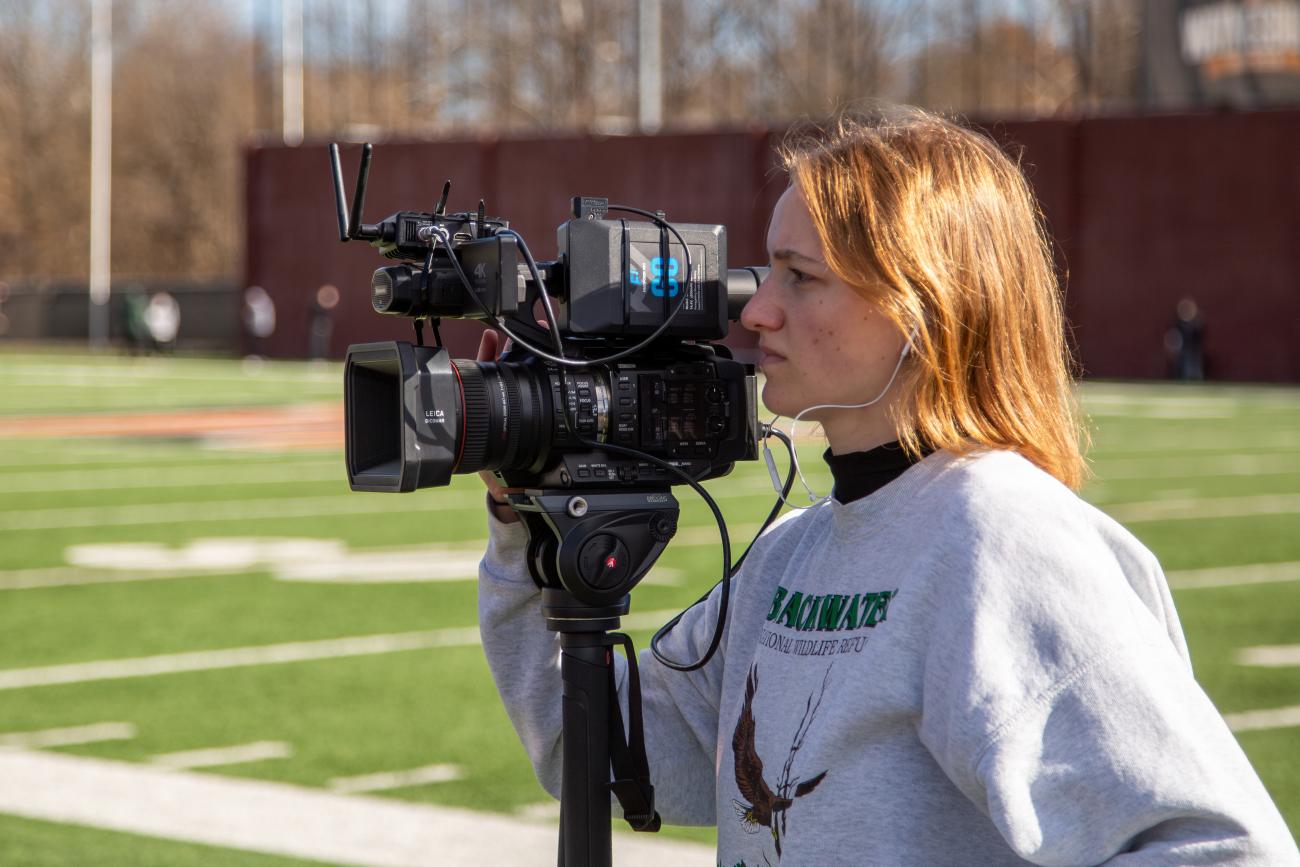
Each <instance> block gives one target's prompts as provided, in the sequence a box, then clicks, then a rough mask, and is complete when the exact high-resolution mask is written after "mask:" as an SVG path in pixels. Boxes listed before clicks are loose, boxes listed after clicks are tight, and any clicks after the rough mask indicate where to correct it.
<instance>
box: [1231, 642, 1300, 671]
mask: <svg viewBox="0 0 1300 867" xmlns="http://www.w3.org/2000/svg"><path fill="white" fill-rule="evenodd" d="M1237 664H1238V665H1259V666H1263V667H1265V668H1290V667H1291V666H1293V665H1295V666H1300V644H1271V645H1270V644H1264V645H1260V646H1258V647H1243V648H1242V649H1241V650H1238V651H1237Z"/></svg>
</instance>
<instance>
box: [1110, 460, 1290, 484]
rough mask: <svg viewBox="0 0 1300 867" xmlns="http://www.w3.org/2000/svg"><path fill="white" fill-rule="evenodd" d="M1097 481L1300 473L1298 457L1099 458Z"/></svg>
mask: <svg viewBox="0 0 1300 867" xmlns="http://www.w3.org/2000/svg"><path fill="white" fill-rule="evenodd" d="M1094 467H1095V470H1096V473H1097V477H1098V479H1100V480H1101V481H1102V482H1103V483H1104V482H1111V481H1116V480H1118V479H1168V478H1178V479H1199V478H1202V477H1204V476H1267V475H1289V474H1293V473H1294V474H1300V454H1289V455H1258V454H1256V455H1215V456H1213V457H1209V456H1200V457H1197V456H1194V455H1191V456H1187V457H1180V458H1167V459H1151V460H1137V459H1133V458H1112V459H1106V458H1100V459H1098V460H1097V461H1095V462H1094Z"/></svg>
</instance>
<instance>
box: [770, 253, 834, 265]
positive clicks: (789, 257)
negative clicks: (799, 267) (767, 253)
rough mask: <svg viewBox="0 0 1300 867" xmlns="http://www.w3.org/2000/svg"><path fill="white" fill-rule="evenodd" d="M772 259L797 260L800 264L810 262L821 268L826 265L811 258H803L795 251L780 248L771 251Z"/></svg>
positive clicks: (802, 255)
mask: <svg viewBox="0 0 1300 867" xmlns="http://www.w3.org/2000/svg"><path fill="white" fill-rule="evenodd" d="M772 259H773V261H778V260H779V261H790V260H792V259H797V260H799V261H801V262H811V263H812V264H814V265H819V266H821V267H823V268H825V267H826V263H825V262H823V261H822V260H820V259H814V258H812V257H811V256H805V255H804V254H803V253H800V252H798V251H797V250H790V249H786V248H782V249H780V250H773V251H772Z"/></svg>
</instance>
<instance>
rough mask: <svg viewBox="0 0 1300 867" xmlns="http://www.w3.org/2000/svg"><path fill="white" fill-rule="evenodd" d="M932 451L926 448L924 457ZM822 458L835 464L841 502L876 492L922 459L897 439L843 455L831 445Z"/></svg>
mask: <svg viewBox="0 0 1300 867" xmlns="http://www.w3.org/2000/svg"><path fill="white" fill-rule="evenodd" d="M929 451H930V450H929V449H923V450H922V457H924V456H925V455H926V454H929ZM822 459H823V460H825V461H826V464H827V465H828V466H829V467H830V468H831V475H832V476H833V477H834V479H835V488H834V490H833V491H832V495H833V496H834V497H835V499H837V500H839V501H840V502H841V503H851V502H853V501H854V500H860V499H862V498H863V497H865V496H867V495H868V494H873V493H875V492H876V491H878V490H880V489H881V488H883V487H884V486H885V485H887V484H889V483H890V482H892V481H893V480H894V479H896V478H898V477H899V476H901V475H902V474H903V473H904V471H906V470H907V468H908V467H910V466H912V464H914V463H916V462H917V461H918V460H920V458H916V457H913V456H911V455H909V454H908V453H907V452H906V451H904V450H903V447H902V445H900V444H899V442H898V441H897V440H895V441H894V442H892V443H885V444H884V445H883V446H876V447H875V448H874V449H870V450H868V451H865V452H848V453H847V454H842V455H833V454H831V450H830V449H827V450H826V453H825V454H824V455H822Z"/></svg>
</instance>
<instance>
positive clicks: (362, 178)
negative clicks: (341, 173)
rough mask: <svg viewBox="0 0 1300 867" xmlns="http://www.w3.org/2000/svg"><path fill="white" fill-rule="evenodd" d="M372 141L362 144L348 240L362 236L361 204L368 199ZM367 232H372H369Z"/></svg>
mask: <svg viewBox="0 0 1300 867" xmlns="http://www.w3.org/2000/svg"><path fill="white" fill-rule="evenodd" d="M372 150H374V148H373V147H371V145H370V142H366V143H365V144H363V145H362V146H361V167H360V168H359V169H358V170H357V191H356V194H355V195H354V197H353V199H352V216H351V217H349V218H348V240H352V239H354V238H358V237H361V236H362V233H363V227H362V225H361V206H362V205H364V204H365V201H366V181H367V180H368V179H369V177H370V152H371V151H372ZM366 234H372V232H367V233H366Z"/></svg>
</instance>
